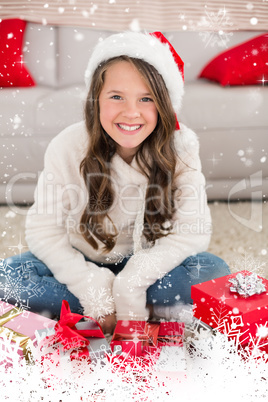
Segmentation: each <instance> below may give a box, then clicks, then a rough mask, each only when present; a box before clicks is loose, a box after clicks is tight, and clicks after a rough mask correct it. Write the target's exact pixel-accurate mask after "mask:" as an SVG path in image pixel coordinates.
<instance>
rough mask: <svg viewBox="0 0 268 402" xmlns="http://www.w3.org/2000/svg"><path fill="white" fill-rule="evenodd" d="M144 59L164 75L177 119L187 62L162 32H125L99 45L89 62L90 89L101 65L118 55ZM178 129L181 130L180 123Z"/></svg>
mask: <svg viewBox="0 0 268 402" xmlns="http://www.w3.org/2000/svg"><path fill="white" fill-rule="evenodd" d="M123 55H125V56H129V57H133V58H137V59H142V60H144V61H146V62H147V63H149V64H151V65H152V66H154V67H155V68H156V70H157V71H158V72H159V74H161V76H162V78H163V80H164V82H165V84H166V87H167V90H168V92H169V96H170V99H171V103H172V106H173V109H174V112H175V115H176V118H177V115H178V113H179V111H180V108H181V103H182V96H183V93H184V89H183V87H184V79H183V61H182V60H181V58H180V57H179V55H178V54H177V52H176V51H175V49H174V48H173V46H172V45H171V44H170V43H169V41H168V40H167V39H166V38H165V37H164V35H163V34H162V33H161V32H154V33H152V34H147V33H140V32H124V33H119V34H114V35H111V36H108V37H107V38H106V39H104V40H103V41H101V42H99V43H98V44H97V45H96V47H95V48H94V50H93V53H92V55H91V58H90V60H89V63H88V66H87V69H86V72H85V81H86V85H87V89H88V90H89V87H90V84H91V80H92V76H93V73H94V71H95V70H96V68H97V67H98V65H99V64H101V63H102V62H104V61H107V60H109V59H111V58H113V57H117V56H123ZM176 129H179V123H178V120H177V124H176Z"/></svg>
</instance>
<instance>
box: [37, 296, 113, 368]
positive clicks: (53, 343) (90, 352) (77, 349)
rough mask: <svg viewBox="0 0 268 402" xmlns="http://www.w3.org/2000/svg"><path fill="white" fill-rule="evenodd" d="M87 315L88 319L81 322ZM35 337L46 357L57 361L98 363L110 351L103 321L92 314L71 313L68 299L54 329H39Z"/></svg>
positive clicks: (63, 304) (63, 302)
mask: <svg viewBox="0 0 268 402" xmlns="http://www.w3.org/2000/svg"><path fill="white" fill-rule="evenodd" d="M84 318H86V319H87V321H81V320H82V319H84ZM80 321H81V322H80ZM54 324H55V322H54ZM36 336H37V338H38V347H39V350H40V352H41V353H42V355H43V359H44V358H45V357H46V358H48V360H50V361H52V362H54V363H57V362H59V361H60V360H62V361H63V360H64V358H65V357H66V358H67V360H68V358H70V360H87V361H88V362H96V361H97V359H103V358H105V357H106V354H107V353H110V348H109V345H108V342H107V340H106V339H105V336H104V334H103V331H102V328H101V326H100V324H99V323H98V322H97V321H96V320H94V319H93V318H91V317H87V316H83V315H80V314H76V313H72V312H71V310H70V306H69V304H68V302H67V301H66V300H63V301H62V307H61V313H60V320H59V321H58V322H57V323H56V324H55V326H54V328H52V329H51V328H49V329H48V330H39V331H36Z"/></svg>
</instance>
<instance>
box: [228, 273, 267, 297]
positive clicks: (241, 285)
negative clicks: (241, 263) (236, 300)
mask: <svg viewBox="0 0 268 402" xmlns="http://www.w3.org/2000/svg"><path fill="white" fill-rule="evenodd" d="M229 282H231V283H232V285H233V286H231V287H230V291H231V292H236V293H238V294H239V295H241V296H243V297H250V296H253V295H256V294H258V295H259V294H261V293H263V292H265V291H266V288H265V285H264V284H263V282H262V280H261V279H260V278H259V277H258V275H257V274H255V273H251V274H249V275H244V274H243V273H241V272H239V273H238V274H237V275H236V277H235V278H231V279H229Z"/></svg>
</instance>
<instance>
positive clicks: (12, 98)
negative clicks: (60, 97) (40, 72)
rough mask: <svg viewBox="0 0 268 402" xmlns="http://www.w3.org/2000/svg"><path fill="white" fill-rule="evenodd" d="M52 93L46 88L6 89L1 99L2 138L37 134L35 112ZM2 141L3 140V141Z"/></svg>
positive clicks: (0, 132) (0, 131)
mask: <svg viewBox="0 0 268 402" xmlns="http://www.w3.org/2000/svg"><path fill="white" fill-rule="evenodd" d="M49 92H50V90H49V88H45V87H40V86H36V87H30V88H5V89H4V90H2V91H1V97H0V138H1V137H2V138H3V137H11V138H13V139H14V138H15V137H22V138H25V137H28V136H31V135H34V134H35V131H36V129H35V119H36V116H35V110H36V105H37V104H38V102H39V100H40V99H42V98H43V97H44V96H45V95H46V94H48V93H49ZM1 141H2V139H1Z"/></svg>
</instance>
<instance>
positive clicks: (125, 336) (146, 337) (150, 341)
mask: <svg viewBox="0 0 268 402" xmlns="http://www.w3.org/2000/svg"><path fill="white" fill-rule="evenodd" d="M183 334H184V323H179V322H145V321H118V322H117V325H116V327H115V331H114V335H113V338H112V341H111V348H112V350H114V348H115V346H120V347H121V349H122V352H123V353H126V354H128V355H131V356H146V354H148V353H156V352H158V351H160V349H161V348H162V346H171V345H172V346H174V345H175V346H182V345H183V341H182V339H183Z"/></svg>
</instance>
